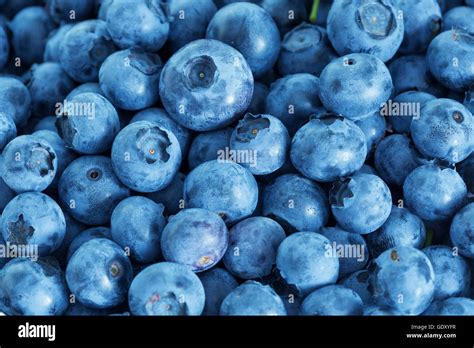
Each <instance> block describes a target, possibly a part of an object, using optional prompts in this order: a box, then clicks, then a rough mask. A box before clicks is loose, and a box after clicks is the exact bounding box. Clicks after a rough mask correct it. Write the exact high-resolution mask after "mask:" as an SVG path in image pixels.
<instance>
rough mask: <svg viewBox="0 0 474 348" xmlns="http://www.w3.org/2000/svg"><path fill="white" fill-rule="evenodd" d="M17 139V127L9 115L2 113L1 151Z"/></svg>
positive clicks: (0, 119) (0, 121) (0, 115)
mask: <svg viewBox="0 0 474 348" xmlns="http://www.w3.org/2000/svg"><path fill="white" fill-rule="evenodd" d="M15 137H16V126H15V122H14V121H13V119H12V118H11V117H10V116H9V114H8V113H5V112H3V111H0V151H2V150H3V148H4V147H5V145H7V144H8V143H9V142H10V141H12V140H13V139H14V138H15Z"/></svg>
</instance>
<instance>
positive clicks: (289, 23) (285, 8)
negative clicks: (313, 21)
mask: <svg viewBox="0 0 474 348" xmlns="http://www.w3.org/2000/svg"><path fill="white" fill-rule="evenodd" d="M252 2H253V3H255V4H257V5H259V6H261V7H263V9H264V10H265V11H267V12H268V13H270V15H271V16H272V18H273V20H274V21H275V24H276V25H277V27H278V30H279V31H280V34H281V35H282V36H283V35H285V34H286V33H287V32H288V31H289V30H291V29H292V28H293V27H294V26H296V25H297V24H298V23H300V22H302V21H304V20H305V19H306V18H307V17H308V13H307V11H306V6H305V4H304V2H303V1H292V0H253V1H252Z"/></svg>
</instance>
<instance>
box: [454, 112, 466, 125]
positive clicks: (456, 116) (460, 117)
mask: <svg viewBox="0 0 474 348" xmlns="http://www.w3.org/2000/svg"><path fill="white" fill-rule="evenodd" d="M453 120H454V121H456V123H463V121H464V116H463V114H462V113H461V112H460V111H454V112H453Z"/></svg>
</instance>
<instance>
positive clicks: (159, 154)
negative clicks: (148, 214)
mask: <svg viewBox="0 0 474 348" xmlns="http://www.w3.org/2000/svg"><path fill="white" fill-rule="evenodd" d="M180 164H181V149H180V147H179V143H178V139H176V137H175V136H174V134H173V133H171V132H170V131H169V130H168V129H166V128H164V127H162V126H160V125H158V124H156V123H151V122H148V121H139V122H134V123H131V124H130V125H128V126H127V127H125V128H124V129H122V130H121V131H120V133H119V134H118V135H117V137H116V138H115V140H114V144H113V146H112V166H113V168H114V171H115V173H116V174H117V176H118V178H119V179H120V181H122V182H123V183H124V184H125V185H127V186H128V187H130V188H131V189H133V190H135V191H138V192H153V191H157V190H160V189H162V188H165V187H166V186H167V185H168V184H169V183H170V182H171V180H173V177H174V176H175V174H176V173H177V172H178V169H179V166H180Z"/></svg>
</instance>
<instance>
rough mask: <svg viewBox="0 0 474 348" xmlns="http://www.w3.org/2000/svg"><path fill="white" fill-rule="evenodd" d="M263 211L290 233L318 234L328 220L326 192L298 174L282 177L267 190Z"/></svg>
mask: <svg viewBox="0 0 474 348" xmlns="http://www.w3.org/2000/svg"><path fill="white" fill-rule="evenodd" d="M262 211H263V215H264V216H267V217H270V218H272V219H274V220H275V221H277V222H279V223H280V224H281V225H282V226H283V227H284V228H285V230H286V231H287V232H294V231H295V230H296V231H317V230H318V229H319V228H321V227H323V226H324V225H325V224H326V222H327V220H328V217H329V206H328V201H327V196H326V193H325V192H324V190H323V189H322V188H321V187H320V186H319V185H318V184H317V183H315V182H313V181H311V180H309V179H306V178H304V177H302V176H300V175H297V174H285V175H282V176H280V177H278V178H277V179H276V180H275V181H273V182H272V183H270V184H269V185H268V186H267V187H266V188H265V191H264V194H263V207H262Z"/></svg>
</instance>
